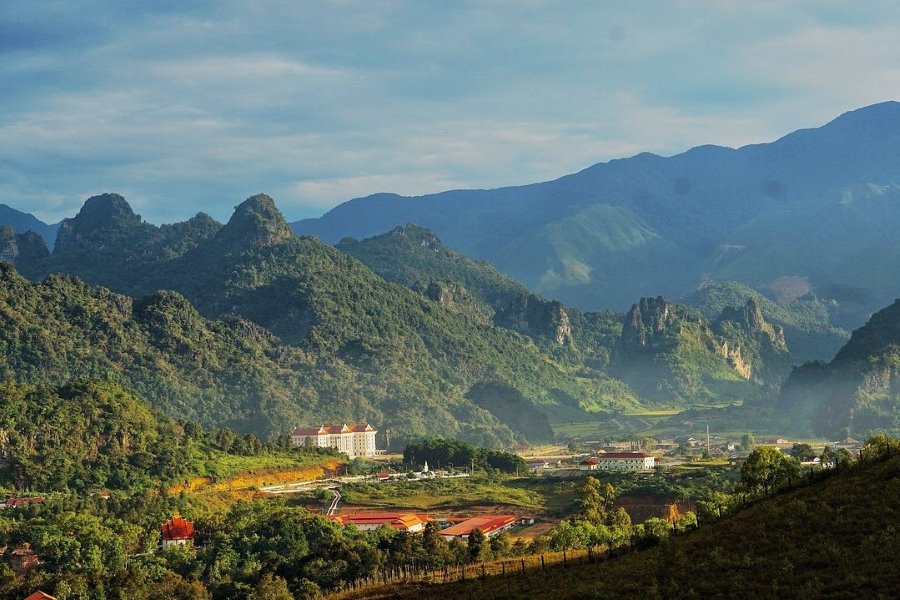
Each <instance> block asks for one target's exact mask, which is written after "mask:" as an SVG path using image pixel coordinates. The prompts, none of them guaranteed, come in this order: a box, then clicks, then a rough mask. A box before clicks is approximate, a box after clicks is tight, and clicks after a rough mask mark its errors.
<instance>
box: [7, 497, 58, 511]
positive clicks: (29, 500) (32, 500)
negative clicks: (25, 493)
mask: <svg viewBox="0 0 900 600" xmlns="http://www.w3.org/2000/svg"><path fill="white" fill-rule="evenodd" d="M46 501H47V499H46V498H44V497H43V496H29V497H26V498H7V499H6V502H4V503H3V504H0V509H3V508H18V507H20V506H25V505H26V504H41V503H42V502H46Z"/></svg>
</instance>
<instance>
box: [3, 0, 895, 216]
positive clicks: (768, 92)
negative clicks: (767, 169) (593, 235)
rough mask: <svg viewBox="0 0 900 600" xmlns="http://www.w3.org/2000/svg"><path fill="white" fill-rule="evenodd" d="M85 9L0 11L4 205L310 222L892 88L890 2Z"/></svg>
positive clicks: (675, 146)
mask: <svg viewBox="0 0 900 600" xmlns="http://www.w3.org/2000/svg"><path fill="white" fill-rule="evenodd" d="M11 1H12V0H11ZM74 4H77V6H76V7H74V8H73V7H72V6H69V5H68V4H59V5H58V6H56V7H55V8H54V9H53V10H52V11H50V12H49V13H48V12H47V11H48V10H49V9H43V8H40V7H37V6H35V5H34V4H33V3H28V2H22V3H18V4H16V3H15V2H14V5H15V6H14V8H12V9H10V11H9V13H8V14H15V15H18V16H17V18H16V20H15V21H14V22H13V21H9V20H7V21H4V17H3V16H2V15H0V32H3V31H15V32H19V35H17V36H5V41H4V37H3V36H0V54H2V56H3V57H4V58H6V59H8V60H3V61H0V78H2V79H3V80H4V82H8V83H9V85H8V86H6V89H5V92H6V91H7V90H9V91H8V93H5V94H4V95H3V96H2V97H0V173H2V174H3V181H2V182H0V202H6V203H8V204H12V205H14V206H16V207H18V208H20V209H23V210H31V211H35V212H37V213H38V214H39V215H41V216H46V217H47V218H52V219H56V218H58V216H60V215H61V214H63V215H64V214H72V213H74V212H75V211H76V210H77V208H78V206H79V205H80V203H81V201H82V197H81V195H80V194H79V191H82V190H93V193H99V192H102V191H108V190H116V191H121V192H122V193H125V194H126V195H127V196H128V197H129V199H130V200H133V201H134V202H136V203H140V205H141V211H142V213H143V214H144V215H145V216H146V217H147V218H148V219H150V220H154V221H163V220H173V219H181V218H186V217H188V216H190V215H191V214H193V213H194V212H196V211H197V210H205V211H207V212H209V213H210V214H212V215H213V216H215V217H217V218H219V219H226V218H227V217H228V215H229V213H230V211H231V208H232V207H233V206H234V205H235V204H236V203H238V202H239V201H240V200H242V199H243V197H245V195H249V194H252V193H255V192H258V191H268V192H269V193H272V194H273V195H274V196H276V200H280V201H281V203H282V204H283V208H284V209H285V212H286V214H287V216H288V217H289V218H300V217H304V216H311V215H314V214H319V213H321V212H322V211H323V210H324V209H326V208H328V207H330V206H331V205H333V204H336V203H338V202H340V201H342V200H346V199H349V198H352V197H355V196H362V195H367V194H370V193H375V192H378V191H392V192H399V193H404V194H415V195H418V194H424V193H430V192H436V191H441V190H443V189H447V188H456V187H497V186H503V185H516V184H525V183H530V182H534V181H540V180H547V179H553V178H556V177H559V176H562V175H564V174H566V173H570V172H572V171H575V170H579V169H581V168H584V167H586V166H589V165H590V164H592V163H594V162H598V161H603V160H609V159H611V158H617V157H621V156H628V155H633V154H636V153H638V152H641V151H653V152H657V153H660V154H672V153H676V152H680V151H683V150H686V149H688V148H689V147H691V146H694V145H698V144H704V143H715V144H720V145H728V146H739V145H743V144H747V143H754V142H763V141H768V140H772V139H774V138H777V137H780V136H781V135H784V134H786V133H788V132H790V131H791V130H793V129H796V128H800V127H812V126H817V125H821V124H822V123H824V122H826V121H828V120H830V119H831V118H833V117H835V116H837V115H838V114H839V113H841V112H843V111H845V110H849V109H852V108H855V107H858V106H862V105H865V104H870V103H873V102H877V101H881V100H886V99H890V98H892V97H893V98H896V97H897V96H898V95H900V94H898V90H897V89H896V87H895V86H896V82H897V81H900V77H898V75H900V73H898V71H900V68H898V67H897V65H900V42H898V41H897V40H898V39H900V36H898V34H900V12H898V10H900V9H898V7H897V5H896V4H895V3H893V2H884V1H879V2H870V3H865V4H864V5H854V6H852V7H849V8H848V7H847V5H845V4H844V3H842V2H838V1H836V0H835V1H817V2H811V1H797V2H774V1H763V2H754V3H746V2H721V1H712V0H710V1H708V2H699V3H698V2H683V1H679V2H650V3H640V4H638V3H623V4H608V3H597V2H590V1H574V2H571V3H565V4H560V3H553V2H541V1H534V2H528V3H523V2H477V1H471V2H464V3H455V4H447V5H445V4H437V3H419V2H412V1H408V2H394V3H387V4H382V3H369V2H351V1H348V2H331V3H281V2H262V3H254V4H253V5H247V4H245V3H239V2H231V3H208V4H192V8H191V10H190V11H188V10H182V9H181V8H177V7H175V5H173V6H172V7H170V8H169V9H168V10H166V11H164V12H160V11H158V10H157V9H155V8H154V7H152V6H151V5H146V6H145V7H144V8H143V13H142V14H140V15H137V16H135V15H132V14H131V13H130V12H129V11H126V10H124V9H119V8H118V7H116V6H115V5H109V4H107V3H102V2H98V3H94V2H87V1H83V2H76V3H74ZM48 14H53V15H56V17H57V20H55V21H54V20H50V19H48Z"/></svg>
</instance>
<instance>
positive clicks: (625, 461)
mask: <svg viewBox="0 0 900 600" xmlns="http://www.w3.org/2000/svg"><path fill="white" fill-rule="evenodd" d="M597 463H598V465H597V466H598V467H599V469H600V470H601V471H652V470H653V467H655V466H656V458H654V457H653V456H652V455H650V454H647V453H646V452H607V453H606V454H600V455H598V456H597Z"/></svg>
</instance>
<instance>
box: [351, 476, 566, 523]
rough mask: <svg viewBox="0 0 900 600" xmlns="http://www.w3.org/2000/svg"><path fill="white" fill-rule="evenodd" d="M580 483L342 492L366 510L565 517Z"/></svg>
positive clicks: (479, 481)
mask: <svg viewBox="0 0 900 600" xmlns="http://www.w3.org/2000/svg"><path fill="white" fill-rule="evenodd" d="M580 484H581V480H580V479H575V480H559V479H551V478H529V477H519V478H501V477H482V476H476V477H472V478H459V479H434V480H429V481H401V482H390V483H353V484H347V485H344V486H343V487H342V488H341V495H342V496H343V500H344V502H346V503H348V504H357V505H363V506H379V507H385V508H387V507H391V508H411V509H416V510H428V511H441V510H447V511H450V510H455V509H465V508H468V507H475V506H497V505H507V506H511V507H519V508H522V509H527V510H529V511H531V512H542V513H545V514H550V515H557V514H559V515H563V514H566V513H567V512H569V511H571V510H572V509H573V508H574V503H575V499H576V490H577V488H578V486H579V485H580Z"/></svg>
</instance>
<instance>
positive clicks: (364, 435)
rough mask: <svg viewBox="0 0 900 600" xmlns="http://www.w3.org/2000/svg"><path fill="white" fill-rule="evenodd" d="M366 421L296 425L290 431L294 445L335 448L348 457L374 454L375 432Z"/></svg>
mask: <svg viewBox="0 0 900 600" xmlns="http://www.w3.org/2000/svg"><path fill="white" fill-rule="evenodd" d="M376 433H377V432H376V431H375V430H374V429H372V427H371V426H370V425H368V424H366V423H350V424H346V423H345V424H343V425H322V426H320V427H297V428H295V429H294V430H293V431H292V432H291V441H292V442H293V443H294V445H295V446H308V447H312V448H316V447H318V448H335V449H337V450H338V451H339V452H344V453H346V454H347V456H349V457H350V458H355V457H357V456H375V434H376Z"/></svg>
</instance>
